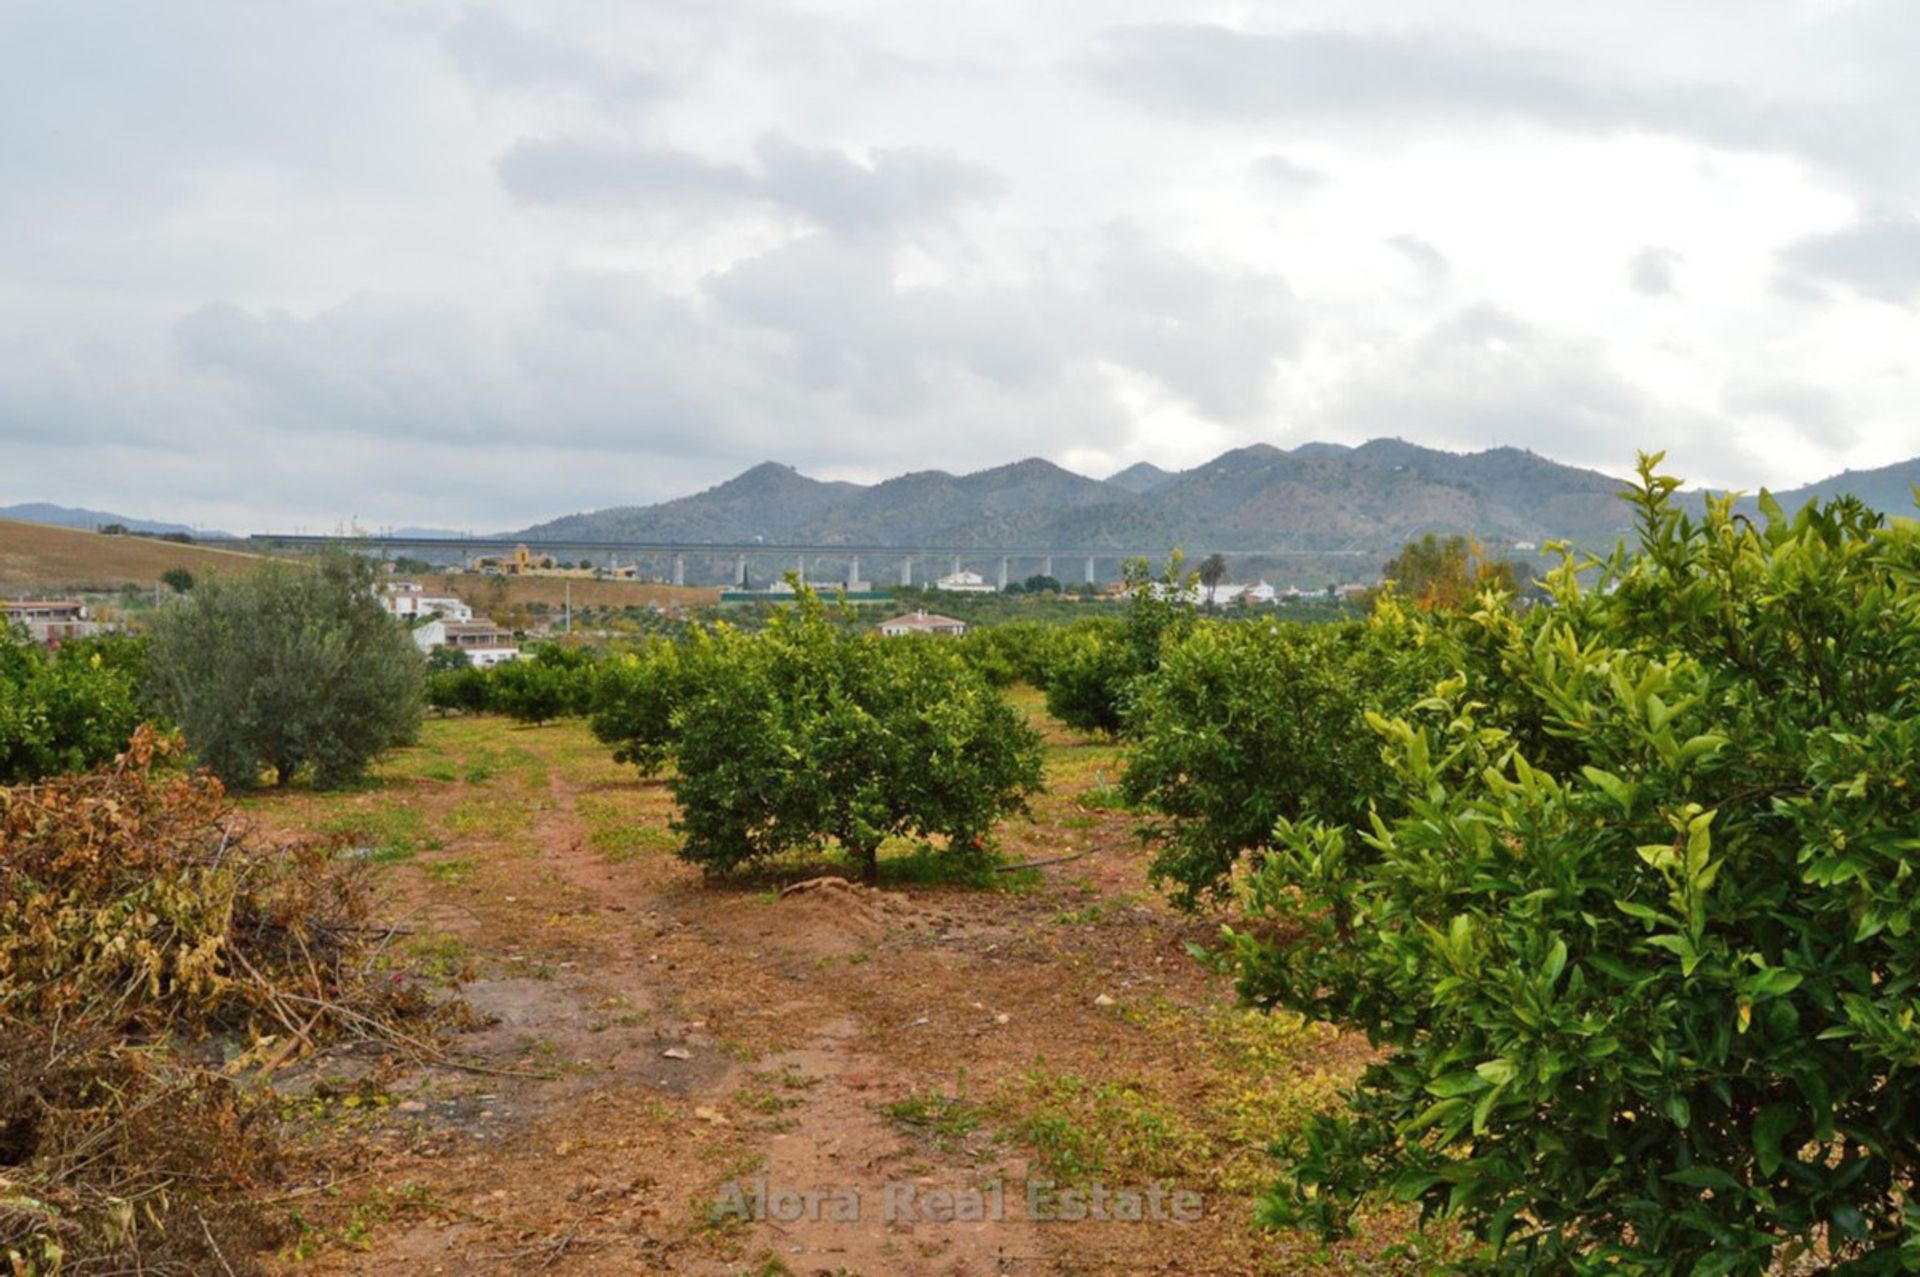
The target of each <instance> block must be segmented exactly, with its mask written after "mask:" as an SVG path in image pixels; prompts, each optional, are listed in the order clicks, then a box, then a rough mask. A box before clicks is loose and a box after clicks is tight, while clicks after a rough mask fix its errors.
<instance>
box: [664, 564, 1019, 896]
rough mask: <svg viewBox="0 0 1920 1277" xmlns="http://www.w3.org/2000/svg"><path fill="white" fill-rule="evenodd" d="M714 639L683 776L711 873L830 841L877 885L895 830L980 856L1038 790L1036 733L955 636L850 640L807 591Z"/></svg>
mask: <svg viewBox="0 0 1920 1277" xmlns="http://www.w3.org/2000/svg"><path fill="white" fill-rule="evenodd" d="M710 641H711V643H712V647H711V648H710V649H708V651H707V653H706V655H705V656H704V657H703V660H704V661H705V662H706V666H705V668H704V669H703V671H702V675H701V678H700V679H699V680H698V683H699V685H698V688H697V690H696V691H695V693H694V695H693V697H692V699H691V700H689V701H688V702H687V703H686V704H685V705H683V706H681V707H680V708H679V709H677V710H676V711H675V712H674V719H675V723H676V728H677V730H676V732H675V743H674V748H675V759H674V761H675V765H676V772H675V776H674V779H673V791H674V797H675V798H676V800H677V801H678V804H679V809H680V816H679V819H678V821H677V823H676V826H675V827H676V828H677V829H678V830H679V831H680V832H681V833H682V834H683V835H684V842H683V845H682V848H681V854H682V855H683V856H685V857H686V858H687V859H689V860H692V861H694V862H696V863H698V864H700V865H702V866H704V867H705V868H707V869H710V870H726V869H731V868H733V867H735V866H737V865H739V864H741V863H743V862H746V861H749V860H752V859H754V858H756V857H761V856H768V855H773V854H777V853H779V852H783V851H788V850H793V849H797V848H805V847H809V846H814V845H817V844H819V843H822V842H824V841H825V840H827V839H832V840H834V841H835V842H837V843H838V844H839V845H840V847H841V848H843V849H844V850H845V851H846V852H847V853H848V854H850V855H851V856H853V857H854V858H855V859H856V860H858V861H859V863H860V865H861V867H862V871H863V874H864V876H865V877H866V879H867V880H868V881H869V882H871V881H874V880H875V879H876V878H877V877H878V874H879V851H880V845H881V844H882V843H883V842H885V841H886V840H887V839H889V838H895V837H904V838H915V839H928V838H935V837H938V838H944V839H945V840H946V842H947V846H948V847H949V848H950V849H952V850H955V851H960V852H968V851H972V850H974V849H976V848H978V847H980V846H982V845H983V844H984V842H985V840H986V839H987V838H988V837H989V836H990V834H991V832H992V829H993V826H994V824H995V822H996V821H998V820H999V819H1000V818H1001V817H1002V816H1005V815H1007V814H1008V813H1010V812H1013V811H1017V810H1020V809H1021V808H1023V807H1024V805H1025V799H1026V796H1027V795H1028V794H1031V793H1032V792H1034V791H1035V790H1037V789H1038V788H1039V787H1040V781H1041V758H1042V750H1041V742H1040V738H1039V736H1038V734H1037V733H1035V732H1034V731H1033V729H1032V728H1030V727H1028V726H1027V724H1026V723H1025V721H1024V720H1023V719H1022V718H1021V717H1020V715H1019V714H1018V712H1016V711H1015V710H1014V708H1013V707H1012V706H1011V705H1009V704H1008V703H1007V701H1006V699H1005V698H1004V697H1003V696H1001V694H1000V693H999V692H998V691H996V690H995V689H994V688H993V687H992V686H991V685H989V684H988V683H987V681H986V680H985V679H983V678H982V677H981V676H980V675H979V674H978V673H976V672H975V671H974V670H973V669H971V668H970V667H969V666H968V665H967V663H966V661H964V660H963V659H962V658H961V657H960V654H959V653H958V652H956V651H954V650H953V647H952V646H951V645H950V644H947V643H944V642H939V641H926V640H923V639H919V638H895V639H887V638H880V637H878V636H877V635H872V634H866V635H856V634H849V633H847V632H846V631H845V630H844V628H843V627H841V626H838V625H836V624H835V623H834V622H833V621H832V620H831V619H830V618H829V616H828V615H827V612H826V609H825V608H824V607H823V606H822V605H821V604H820V602H819V600H818V599H817V598H816V597H815V596H814V595H813V594H812V593H811V592H810V591H807V590H806V589H805V588H804V587H802V588H801V589H800V591H799V594H798V601H797V602H796V603H795V605H794V606H793V607H791V608H788V609H786V610H785V611H783V612H782V613H781V614H780V615H779V616H776V617H775V618H774V619H773V620H772V621H771V622H770V623H769V624H768V626H767V628H766V629H765V630H764V631H762V632H761V633H759V634H757V635H742V634H738V633H732V632H727V631H719V632H716V633H715V634H714V636H713V637H712V639H711V640H710Z"/></svg>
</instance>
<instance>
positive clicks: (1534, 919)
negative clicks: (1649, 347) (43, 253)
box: [1227, 457, 1920, 1277]
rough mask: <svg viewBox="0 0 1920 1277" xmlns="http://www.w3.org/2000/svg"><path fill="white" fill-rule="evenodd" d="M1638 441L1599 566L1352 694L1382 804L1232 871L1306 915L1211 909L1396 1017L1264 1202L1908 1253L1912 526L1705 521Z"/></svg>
mask: <svg viewBox="0 0 1920 1277" xmlns="http://www.w3.org/2000/svg"><path fill="white" fill-rule="evenodd" d="M1658 460H1659V459H1658V458H1657V457H1655V458H1651V459H1643V461H1642V466H1641V479H1640V482H1639V484H1638V486H1637V488H1636V489H1635V490H1634V491H1633V493H1632V494H1631V496H1632V500H1633V502H1634V504H1635V506H1636V510H1637V516H1638V522H1639V540H1640V547H1639V552H1638V554H1636V555H1634V556H1632V557H1627V556H1625V555H1624V554H1622V555H1619V556H1616V558H1615V559H1614V560H1613V561H1612V562H1611V563H1610V564H1609V565H1607V567H1606V571H1605V576H1606V577H1607V578H1608V579H1607V580H1605V581H1604V582H1603V583H1602V588H1599V589H1589V590H1586V591H1583V590H1582V589H1581V587H1580V584H1579V581H1578V579H1577V576H1576V573H1575V572H1574V570H1573V568H1572V566H1571V565H1570V564H1569V565H1567V566H1564V567H1563V568H1562V569H1561V570H1560V571H1558V572H1556V573H1555V574H1554V575H1553V576H1552V578H1551V580H1550V588H1551V590H1552V592H1553V597H1554V603H1553V605H1552V606H1548V607H1542V608H1538V609H1535V610H1534V612H1533V613H1532V614H1531V615H1529V616H1528V617H1526V618H1521V619H1517V618H1515V617H1514V616H1513V615H1512V614H1511V613H1509V612H1507V611H1505V610H1503V609H1487V610H1483V611H1482V612H1481V613H1479V614H1478V615H1477V616H1476V617H1475V624H1476V625H1477V626H1478V627H1479V628H1481V629H1482V631H1483V632H1484V635H1485V640H1486V643H1487V644H1488V646H1489V648H1490V649H1493V650H1495V651H1497V653H1498V655H1499V657H1500V658H1501V659H1500V664H1499V667H1498V674H1497V676H1496V675H1495V674H1493V673H1492V672H1491V671H1492V670H1493V666H1492V665H1490V664H1483V665H1481V666H1480V667H1479V671H1480V672H1478V673H1475V672H1472V671H1469V672H1467V673H1464V674H1461V675H1459V676H1456V677H1452V678H1450V679H1449V680H1447V681H1445V682H1444V683H1442V684H1441V685H1439V687H1438V689H1437V691H1436V694H1435V695H1434V696H1433V697H1432V698H1430V699H1428V700H1426V701H1423V702H1422V703H1420V704H1418V705H1416V706H1414V707H1412V708H1411V709H1410V710H1409V711H1408V712H1407V713H1405V714H1402V715H1399V716H1392V717H1377V718H1376V719H1375V720H1374V726H1375V729H1376V731H1377V732H1378V733H1379V735H1380V736H1381V738H1382V739H1383V740H1384V741H1385V742H1386V744H1387V747H1388V752H1389V755H1390V758H1391V763H1392V769H1393V778H1392V782H1391V784H1390V786H1389V792H1390V796H1391V800H1392V802H1393V803H1394V804H1395V805H1397V806H1398V807H1399V808H1401V809H1402V812H1403V814H1401V815H1400V816H1398V817H1397V818H1395V819H1391V820H1381V821H1376V822H1375V823H1374V824H1373V825H1372V827H1371V828H1370V830H1368V831H1367V832H1366V833H1364V834H1358V835H1356V833H1355V832H1354V831H1353V830H1352V829H1351V828H1346V827H1342V826H1340V825H1337V824H1333V823H1330V822H1325V821H1302V822H1298V823H1292V824H1288V823H1284V822H1283V823H1282V824H1281V826H1280V828H1279V830H1278V833H1277V840H1278V842H1279V844H1280V846H1279V847H1278V848H1276V850H1275V852H1274V853H1273V855H1272V856H1271V857H1270V858H1268V859H1267V860H1266V862H1265V864H1264V866H1263V867H1262V869H1261V870H1260V872H1259V873H1257V874H1256V875H1254V876H1253V878H1252V880H1251V883H1250V885H1249V887H1248V889H1247V894H1246V905H1247V908H1248V910H1249V911H1250V912H1251V913H1252V914H1253V915H1254V916H1255V917H1256V918H1257V919H1258V920H1259V926H1258V927H1257V928H1256V929H1255V930H1256V931H1260V932H1263V933H1265V934H1272V933H1273V930H1274V928H1276V927H1278V928H1281V929H1284V931H1285V932H1286V933H1287V934H1289V935H1290V936H1291V937H1293V938H1292V939H1290V940H1289V942H1288V943H1285V944H1275V943H1270V942H1268V941H1266V940H1263V939H1261V938H1259V937H1258V935H1256V934H1254V933H1253V932H1249V933H1246V934H1238V935H1234V934H1231V933H1229V941H1228V950H1227V953H1228V960H1229V961H1230V963H1231V964H1232V965H1234V966H1235V967H1236V968H1237V971H1238V975H1239V979H1240V982H1241V987H1242V989H1243V991H1244V992H1245V994H1246V995H1247V996H1249V997H1251V998H1252V999H1254V1000H1255V1001H1257V1002H1259V1003H1261V1004H1263V1005H1268V1006H1285V1007H1291V1008H1295V1009H1297V1010H1300V1011H1303V1012H1305V1013H1306V1014H1308V1015H1310V1016H1314V1017H1320V1018H1324V1019H1327V1020H1331V1021H1334V1022H1336V1023H1339V1024H1341V1025H1345V1026H1347V1027H1349V1028H1352V1029H1357V1030H1361V1031H1363V1032H1365V1033H1366V1034H1367V1035H1368V1037H1369V1038H1370V1039H1371V1040H1372V1042H1373V1043H1374V1044H1375V1045H1376V1046H1377V1047H1378V1048H1379V1051H1380V1057H1379V1059H1378V1061H1377V1062H1376V1063H1375V1064H1373V1065H1372V1066H1371V1067H1369V1068H1368V1069H1367V1071H1366V1073H1365V1074H1364V1076H1363V1078H1362V1079H1361V1081H1360V1082H1359V1084H1358V1085H1357V1087H1356V1089H1355V1090H1354V1092H1353V1094H1352V1096H1351V1097H1350V1098H1351V1101H1352V1108H1351V1111H1350V1112H1347V1113H1344V1114H1341V1115H1338V1116H1335V1117H1330V1118H1325V1119H1321V1120H1318V1121H1316V1122H1315V1123H1314V1124H1313V1125H1312V1126H1311V1127H1309V1128H1308V1129H1307V1130H1306V1131H1305V1133H1304V1134H1303V1135H1302V1137H1301V1138H1300V1139H1299V1140H1297V1141H1296V1142H1295V1143H1294V1144H1293V1145H1292V1146H1291V1147H1290V1148H1288V1149H1287V1150H1285V1159H1286V1161H1287V1164H1288V1168H1289V1173H1288V1177H1287V1178H1286V1179H1285V1180H1284V1181H1283V1183H1282V1184H1281V1186H1280V1187H1279V1188H1278V1190H1277V1191H1276V1193H1275V1194H1274V1196H1273V1197H1272V1198H1271V1199H1270V1200H1269V1201H1268V1203H1267V1209H1268V1214H1269V1216H1270V1217H1271V1218H1272V1219H1274V1220H1278V1221H1292V1222H1297V1223H1304V1224H1309V1225H1313V1226H1317V1227H1320V1228H1323V1229H1326V1230H1328V1231H1331V1232H1337V1231H1339V1230H1340V1229H1342V1228H1343V1227H1344V1226H1345V1225H1346V1224H1347V1222H1348V1219H1349V1212H1350V1211H1351V1210H1352V1209H1353V1208H1354V1206H1355V1205H1356V1204H1357V1203H1359V1202H1360V1201H1361V1200H1363V1199H1365V1198H1368V1197H1381V1196H1385V1197H1390V1198H1392V1199H1395V1200H1398V1201H1402V1202H1411V1203H1418V1204H1419V1206H1420V1208H1421V1209H1422V1211H1424V1212H1426V1213H1428V1214H1434V1213H1444V1214H1450V1215H1452V1216H1453V1217H1455V1218H1457V1219H1458V1220H1459V1221H1460V1222H1461V1223H1462V1224H1464V1225H1465V1226H1466V1227H1467V1228H1468V1229H1469V1230H1471V1232H1473V1233H1474V1234H1476V1235H1478V1236H1479V1237H1481V1238H1483V1239H1485V1241H1486V1242H1487V1243H1488V1247H1487V1250H1486V1253H1485V1255H1484V1256H1483V1258H1482V1259H1481V1261H1480V1263H1479V1265H1478V1266H1479V1268H1481V1269H1482V1270H1486V1271H1495V1270H1498V1271H1511V1272H1529V1273H1534V1272H1561V1271H1567V1272H1594V1273H1597V1272H1602V1271H1606V1272H1641V1273H1687V1274H1700V1275H1706V1277H1711V1275H1713V1274H1727V1273H1739V1274H1759V1273H1763V1272H1766V1271H1768V1270H1769V1265H1770V1264H1772V1263H1774V1262H1775V1261H1777V1260H1787V1259H1790V1258H1791V1254H1792V1250H1793V1248H1795V1247H1796V1246H1800V1245H1805V1244H1808V1243H1811V1244H1813V1245H1814V1246H1815V1247H1816V1248H1817V1250H1816V1253H1818V1254H1820V1255H1822V1257H1823V1259H1822V1262H1823V1263H1824V1264H1825V1265H1826V1266H1827V1268H1826V1270H1827V1271H1835V1272H1850V1273H1892V1272H1900V1271H1911V1270H1912V1268H1913V1267H1914V1266H1915V1265H1916V1264H1920V1203H1915V1202H1914V1201H1913V1200H1912V1193H1913V1177H1914V1167H1915V1165H1916V1162H1915V1150H1916V1146H1917V1145H1920V1071H1916V1070H1915V1068H1914V1067H1913V1066H1914V1063H1915V1062H1916V1060H1920V1015H1916V1010H1915V992H1916V989H1917V988H1920V932H1916V930H1915V928H1914V921H1915V916H1916V912H1920V887H1917V886H1916V884H1917V883H1920V877H1916V875H1915V874H1914V873H1913V865H1914V863H1915V857H1916V854H1920V797H1917V796H1916V789H1917V788H1920V784H1917V783H1916V782H1917V781H1920V705H1917V704H1916V697H1917V696H1920V677H1916V674H1917V672H1920V588H1917V586H1920V534H1916V529H1915V525H1913V524H1911V523H1908V524H1905V525H1903V526H1899V527H1894V528H1888V527H1883V526H1880V519H1879V517H1878V516H1876V515H1873V514H1870V513H1869V512H1867V511H1865V510H1864V509H1862V508H1861V507H1860V506H1858V505H1856V504H1853V503H1851V502H1839V503H1835V504H1832V505H1828V506H1826V507H1824V508H1813V507H1809V508H1808V509H1805V510H1802V511H1801V512H1799V513H1798V514H1796V515H1794V516H1792V517H1788V516H1787V515H1786V514H1784V513H1783V512H1782V511H1781V510H1780V509H1779V508H1778V507H1777V506H1775V505H1773V504H1772V503H1771V501H1765V502H1763V503H1762V509H1763V518H1762V520H1761V521H1759V522H1757V523H1756V522H1752V521H1749V520H1748V519H1746V518H1745V517H1742V516H1739V515H1736V514H1735V513H1734V512H1733V510H1732V507H1731V505H1730V503H1728V502H1723V501H1714V502H1711V503H1710V504H1709V505H1708V507H1707V509H1706V512H1705V514H1704V517H1702V518H1700V519H1699V520H1697V521H1696V520H1695V519H1693V518H1690V517H1688V515H1687V514H1686V513H1684V512H1683V508H1682V506H1681V505H1680V503H1679V502H1677V501H1676V500H1675V499H1674V496H1673V490H1674V488H1675V486H1676V485H1675V481H1674V480H1672V479H1669V478H1666V477H1664V476H1660V475H1657V474H1656V473H1655V470H1654V467H1655V466H1656V465H1657V463H1658ZM1496 677H1497V679H1498V680H1501V681H1504V682H1507V683H1508V684H1509V685H1507V686H1503V687H1498V688H1496V687H1494V686H1492V684H1493V683H1494V682H1495V680H1496ZM1527 703H1531V705H1532V707H1533V708H1532V709H1530V710H1527V711H1526V713H1527V715H1529V716H1531V717H1533V718H1534V719H1536V720H1537V722H1538V724H1539V725H1540V728H1541V729H1542V730H1543V731H1544V732H1545V733H1548V734H1550V735H1552V736H1553V737H1556V738H1557V739H1558V742H1559V745H1560V752H1559V760H1558V761H1556V762H1555V763H1553V764H1552V765H1547V764H1543V763H1541V762H1539V761H1537V760H1536V759H1535V758H1534V757H1532V756H1531V751H1530V750H1529V748H1527V747H1526V746H1525V745H1524V744H1523V740H1524V737H1523V736H1522V735H1520V734H1517V733H1516V731H1515V730H1514V729H1513V728H1512V727H1511V726H1510V725H1509V724H1508V722H1506V721H1504V720H1505V716H1506V714H1507V713H1508V712H1510V711H1511V710H1513V709H1515V708H1524V707H1525V706H1526V704H1527ZM1503 706H1504V707H1506V708H1503Z"/></svg>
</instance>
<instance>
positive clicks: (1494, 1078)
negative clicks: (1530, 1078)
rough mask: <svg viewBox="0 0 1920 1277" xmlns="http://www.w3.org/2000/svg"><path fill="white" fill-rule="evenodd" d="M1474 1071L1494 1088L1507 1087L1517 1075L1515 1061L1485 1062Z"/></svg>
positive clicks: (1497, 1060) (1475, 1067) (1476, 1066)
mask: <svg viewBox="0 0 1920 1277" xmlns="http://www.w3.org/2000/svg"><path fill="white" fill-rule="evenodd" d="M1473 1071H1474V1072H1475V1073H1477V1074H1479V1075H1480V1076H1481V1077H1482V1078H1484V1079H1486V1081H1487V1082H1488V1084H1489V1085H1492V1086H1505V1085H1506V1084H1507V1083H1509V1082H1511V1081H1513V1075H1514V1073H1515V1069H1514V1065H1513V1061H1512V1060H1501V1059H1496V1060H1486V1061H1483V1062H1482V1063H1480V1064H1477V1065H1475V1066H1474V1070H1473Z"/></svg>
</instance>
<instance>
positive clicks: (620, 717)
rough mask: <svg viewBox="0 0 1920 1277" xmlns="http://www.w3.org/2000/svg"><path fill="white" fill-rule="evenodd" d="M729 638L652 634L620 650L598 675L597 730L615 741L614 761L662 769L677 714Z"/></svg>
mask: <svg viewBox="0 0 1920 1277" xmlns="http://www.w3.org/2000/svg"><path fill="white" fill-rule="evenodd" d="M729 650H730V648H729V647H728V644H727V643H726V642H725V641H724V640H721V641H716V639H715V638H713V637H712V636H710V635H709V634H707V633H706V632H705V631H704V630H695V631H694V632H693V634H692V635H691V637H689V639H688V640H687V642H685V643H675V642H672V641H670V640H667V639H654V640H652V641H651V642H648V643H646V644H645V645H643V646H640V647H637V648H635V649H633V650H631V651H627V652H622V653H620V654H619V655H617V656H614V657H612V658H611V659H609V660H608V661H607V662H606V663H605V664H603V665H602V666H601V667H600V669H599V671H598V673H597V674H596V676H595V680H594V686H593V695H592V713H593V718H592V721H591V726H592V728H593V734H594V736H595V737H597V738H598V739H599V740H601V741H602V742H604V743H606V744H608V745H611V746H613V757H614V760H615V761H616V762H622V763H632V764H633V765H634V766H636V767H638V768H639V769H640V770H641V772H643V773H646V774H652V773H653V772H656V771H658V770H659V769H660V768H661V766H662V765H664V764H665V763H666V762H667V760H668V759H669V758H671V757H672V755H673V750H674V742H675V740H676V735H675V733H676V723H677V721H678V720H677V719H676V717H675V716H676V715H677V714H678V712H679V711H680V710H681V709H682V707H684V706H685V705H687V704H688V703H690V702H691V701H693V700H694V699H695V698H696V696H697V695H698V694H699V693H700V692H701V691H702V690H703V689H704V688H705V685H706V684H705V671H706V670H707V669H708V668H709V667H710V665H711V663H712V662H713V661H714V660H715V659H716V658H718V657H719V656H720V655H721V654H722V653H723V652H725V651H729Z"/></svg>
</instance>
